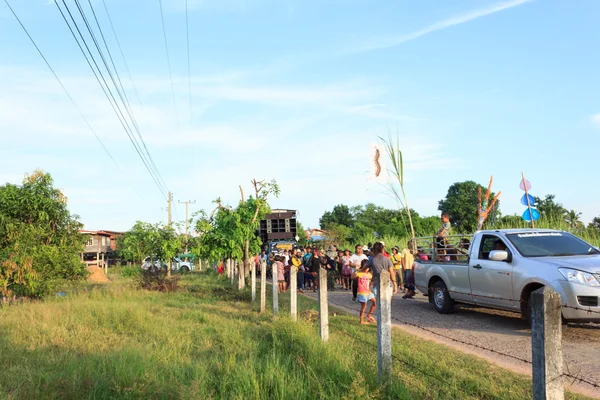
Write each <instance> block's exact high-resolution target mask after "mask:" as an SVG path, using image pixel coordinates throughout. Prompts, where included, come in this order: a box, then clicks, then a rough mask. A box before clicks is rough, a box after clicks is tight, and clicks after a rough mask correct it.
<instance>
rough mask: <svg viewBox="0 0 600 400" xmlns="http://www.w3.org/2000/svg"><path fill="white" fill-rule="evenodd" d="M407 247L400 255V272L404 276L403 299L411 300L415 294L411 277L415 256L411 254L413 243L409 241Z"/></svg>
mask: <svg viewBox="0 0 600 400" xmlns="http://www.w3.org/2000/svg"><path fill="white" fill-rule="evenodd" d="M407 245H408V247H407V248H406V249H403V250H402V253H401V254H400V259H401V263H402V272H403V275H404V277H403V278H404V289H405V290H406V294H405V295H404V296H402V298H403V299H411V298H413V297H414V295H415V294H416V293H415V285H414V283H413V280H414V278H413V277H412V274H413V264H414V263H415V256H414V254H413V247H414V246H413V241H412V240H409V241H408V243H407Z"/></svg>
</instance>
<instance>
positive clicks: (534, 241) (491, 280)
mask: <svg viewBox="0 0 600 400" xmlns="http://www.w3.org/2000/svg"><path fill="white" fill-rule="evenodd" d="M424 241H427V244H428V247H432V250H431V251H430V253H429V254H427V253H426V252H425V251H423V250H420V251H419V252H420V256H419V257H416V261H415V268H414V273H415V283H416V286H417V288H419V290H421V291H423V292H424V293H426V294H427V296H428V297H429V301H430V303H432V304H433V305H434V307H435V309H436V310H437V311H438V312H440V313H444V314H445V313H450V312H452V311H453V308H454V304H455V303H464V304H473V305H477V306H483V307H490V308H498V309H503V310H508V311H516V312H520V313H521V315H522V316H523V318H524V319H526V320H529V318H530V315H531V309H530V307H529V304H530V303H529V297H530V294H531V292H533V291H535V290H537V289H539V288H541V287H544V286H548V287H549V288H551V289H552V290H554V291H556V292H557V293H559V294H560V296H561V302H562V304H563V305H564V306H567V307H563V308H562V316H563V319H564V320H566V321H581V322H583V321H588V322H590V321H591V322H600V313H590V312H588V311H587V310H591V311H596V312H600V251H599V250H598V249H597V248H596V247H594V246H592V245H591V244H589V243H586V242H585V241H583V240H582V239H580V238H578V237H576V236H574V235H572V234H571V233H568V232H563V231H557V230H549V229H511V230H488V231H478V232H476V233H475V234H474V235H473V236H472V237H471V238H470V239H469V238H466V237H464V236H463V237H458V236H456V237H449V238H448V241H447V243H446V244H445V245H444V246H440V247H435V246H436V244H435V243H433V238H419V239H417V244H424V243H423V242H424ZM453 241H456V243H453ZM429 243H433V244H431V245H430V244H429Z"/></svg>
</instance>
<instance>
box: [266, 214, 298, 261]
mask: <svg viewBox="0 0 600 400" xmlns="http://www.w3.org/2000/svg"><path fill="white" fill-rule="evenodd" d="M258 236H259V237H260V239H261V240H262V242H263V250H265V251H266V252H267V254H271V253H273V252H278V251H283V250H290V249H292V248H294V247H296V245H297V243H298V239H299V238H298V230H297V225H296V210H279V209H278V210H271V212H270V213H269V214H267V215H265V218H264V219H263V220H262V221H260V227H259V232H258Z"/></svg>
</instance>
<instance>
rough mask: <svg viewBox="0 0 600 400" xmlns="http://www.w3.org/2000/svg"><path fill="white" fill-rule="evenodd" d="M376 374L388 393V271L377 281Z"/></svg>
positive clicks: (390, 299) (390, 376)
mask: <svg viewBox="0 0 600 400" xmlns="http://www.w3.org/2000/svg"><path fill="white" fill-rule="evenodd" d="M367 307H368V305H367ZM377 374H378V377H379V385H380V386H381V387H382V388H383V390H384V392H387V391H389V389H390V388H391V383H392V288H391V287H390V273H389V272H388V271H381V273H380V274H379V279H378V280H377Z"/></svg>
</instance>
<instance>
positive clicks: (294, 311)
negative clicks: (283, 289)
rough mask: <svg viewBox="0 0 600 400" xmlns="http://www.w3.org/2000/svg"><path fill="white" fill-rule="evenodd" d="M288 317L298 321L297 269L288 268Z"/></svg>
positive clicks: (293, 267)
mask: <svg viewBox="0 0 600 400" xmlns="http://www.w3.org/2000/svg"><path fill="white" fill-rule="evenodd" d="M290 317H291V318H292V321H298V268H297V267H296V266H294V265H292V266H291V267H290Z"/></svg>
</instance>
